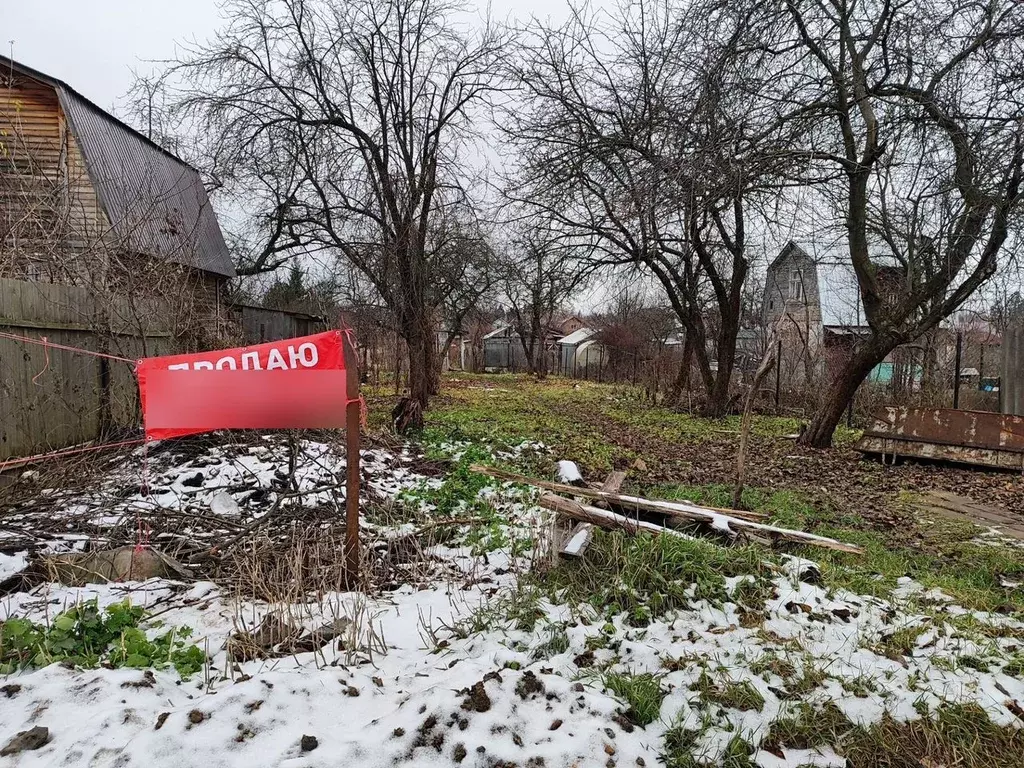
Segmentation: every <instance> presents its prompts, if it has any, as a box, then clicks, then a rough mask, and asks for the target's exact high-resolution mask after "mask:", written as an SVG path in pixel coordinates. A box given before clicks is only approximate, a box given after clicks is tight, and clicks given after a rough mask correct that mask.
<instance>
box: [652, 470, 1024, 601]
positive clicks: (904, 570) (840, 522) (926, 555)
mask: <svg viewBox="0 0 1024 768" xmlns="http://www.w3.org/2000/svg"><path fill="white" fill-rule="evenodd" d="M648 492H649V493H650V494H651V495H653V496H655V497H657V498H666V499H688V500H690V501H693V502H695V503H697V504H707V505H709V506H718V507H722V506H725V507H727V506H730V504H731V494H732V489H731V487H730V486H728V485H722V484H711V485H701V486H692V485H680V484H668V485H658V486H654V487H651V488H650V489H648ZM743 506H744V507H745V508H746V509H750V510H753V511H756V512H763V513H765V514H767V515H768V516H769V521H770V522H771V523H772V524H774V525H779V526H782V527H788V528H795V529H799V530H805V531H809V532H812V533H816V534H819V535H822V536H830V537H832V538H836V539H839V540H841V541H845V542H848V543H851V544H857V545H859V546H861V547H863V548H864V549H865V554H864V555H849V554H845V553H842V552H835V551H832V550H822V549H817V548H811V547H801V548H797V549H795V550H793V552H794V554H799V555H801V556H803V557H807V558H809V559H812V560H814V561H816V562H817V563H818V564H819V565H820V566H821V569H822V574H823V576H824V580H825V584H826V585H827V586H829V587H831V588H833V589H846V590H848V591H850V592H854V593H856V594H863V595H873V596H875V597H882V598H888V597H889V596H890V595H891V593H892V590H893V589H894V588H895V587H896V583H897V580H898V579H899V578H901V577H903V576H910V577H911V578H913V579H915V580H917V581H919V582H921V583H922V584H923V585H924V586H925V588H926V589H930V588H933V587H935V588H938V589H941V590H942V591H943V592H945V593H946V594H948V595H949V596H950V597H952V598H954V599H955V600H956V601H957V602H958V603H960V604H961V605H963V606H964V607H966V608H973V609H976V610H982V611H995V610H1000V611H1003V612H1006V611H1010V612H1015V611H1022V612H1024V590H1020V589H1017V590H1012V591H1010V590H1007V589H1006V588H1004V587H1003V586H1002V585H1001V584H1000V583H999V574H1004V575H1009V576H1011V577H1017V576H1018V575H1021V574H1024V550H1020V549H1015V548H1012V547H1000V546H991V545H982V544H976V543H974V542H973V541H972V539H973V538H974V537H975V536H976V535H977V533H978V529H977V528H976V527H974V526H972V525H969V524H963V523H959V522H955V521H945V520H943V521H929V522H928V523H927V524H920V525H919V527H918V528H914V526H915V521H914V519H913V517H907V519H906V522H907V527H906V528H901V529H900V531H899V533H900V534H901V536H900V537H899V538H898V539H897V538H894V537H887V536H886V535H885V534H883V533H882V532H879V531H872V530H867V524H866V522H865V521H864V520H863V519H862V518H860V517H858V516H856V515H852V514H840V513H838V512H837V511H836V510H834V509H830V508H821V507H819V506H816V505H815V504H813V503H812V502H811V501H810V500H808V499H807V498H806V496H805V495H804V494H802V493H800V492H799V491H793V490H775V489H771V490H769V489H763V488H746V489H744V492H743ZM909 534H916V535H917V537H919V539H921V540H923V541H924V542H925V543H926V544H927V547H922V546H920V545H919V544H917V542H914V543H904V542H907V541H908V540H909V539H910V536H909Z"/></svg>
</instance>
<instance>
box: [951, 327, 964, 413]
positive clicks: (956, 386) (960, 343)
mask: <svg viewBox="0 0 1024 768" xmlns="http://www.w3.org/2000/svg"><path fill="white" fill-rule="evenodd" d="M963 348H964V337H963V334H962V333H960V331H957V332H956V362H955V363H954V364H953V367H954V371H953V408H959V407H960V355H961V353H962V352H963Z"/></svg>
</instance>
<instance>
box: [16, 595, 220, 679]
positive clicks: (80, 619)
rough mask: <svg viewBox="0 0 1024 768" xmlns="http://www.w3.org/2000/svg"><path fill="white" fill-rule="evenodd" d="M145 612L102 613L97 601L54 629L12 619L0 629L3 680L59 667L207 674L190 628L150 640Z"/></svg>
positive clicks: (117, 609) (126, 606)
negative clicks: (19, 672) (143, 623)
mask: <svg viewBox="0 0 1024 768" xmlns="http://www.w3.org/2000/svg"><path fill="white" fill-rule="evenodd" d="M144 617H145V611H144V610H143V609H142V608H140V607H138V606H133V605H131V603H129V602H127V601H125V602H123V603H116V604H114V605H111V606H108V607H107V608H106V609H104V610H100V608H99V605H98V603H97V601H96V600H91V601H89V602H86V603H82V604H80V605H76V606H75V607H73V608H71V609H70V610H68V611H66V612H64V613H62V614H60V615H59V616H57V617H56V618H55V619H54V620H53V622H52V623H51V624H50V626H48V627H47V626H44V625H41V624H36V623H35V622H32V621H30V620H29V619H24V618H17V617H15V618H11V619H7V620H6V621H4V622H3V624H0V674H11V673H12V672H14V671H15V670H17V669H20V668H23V667H45V666H47V665H49V664H54V663H58V662H62V663H66V664H70V665H73V666H76V667H85V668H93V667H97V666H99V665H100V664H101V663H102V664H108V665H110V666H113V667H132V668H147V667H153V668H156V669H163V668H164V667H167V666H173V667H174V668H175V669H176V670H177V671H178V674H179V675H181V677H182V678H188V677H189V676H191V675H193V674H195V673H196V672H198V671H199V670H201V669H202V668H203V665H204V664H205V663H206V654H205V653H204V652H203V651H202V650H200V649H199V648H198V647H196V646H195V645H190V644H188V642H187V640H188V638H189V637H191V635H192V630H191V628H189V627H176V628H171V629H170V630H168V631H167V632H164V633H163V634H161V635H158V636H156V637H154V638H152V639H150V638H149V637H148V636H147V635H146V633H145V632H144V631H143V630H141V629H140V628H139V622H141V621H142V619H143V618H144Z"/></svg>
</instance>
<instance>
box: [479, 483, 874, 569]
mask: <svg viewBox="0 0 1024 768" xmlns="http://www.w3.org/2000/svg"><path fill="white" fill-rule="evenodd" d="M472 469H473V471H475V472H481V473H483V474H486V475H490V476H492V477H498V478H501V479H504V480H509V481H512V482H518V483H525V484H527V485H533V486H536V487H538V488H543V489H544V490H548V491H555V492H559V493H565V494H567V495H574V496H585V497H590V498H598V499H602V500H604V501H607V502H610V503H612V504H614V505H616V506H617V507H624V508H632V509H643V510H648V511H653V512H658V513H660V514H662V515H664V516H665V517H667V518H670V519H671V518H675V519H676V520H686V521H690V522H698V523H704V524H707V525H710V526H711V527H712V528H714V529H715V530H718V531H721V532H722V533H726V534H731V535H736V534H738V533H751V534H753V535H755V536H762V537H765V538H768V539H772V540H775V541H787V542H791V543H794V544H809V545H811V546H815V547H822V548H824V549H834V550H837V551H839V552H848V553H850V554H855V555H862V554H864V550H863V549H862V548H861V547H858V546H855V545H853V544H846V543H844V542H841V541H836V540H835V539H830V538H828V537H826V536H818V535H816V534H813V533H804V532H803V531H794V530H790V529H788V528H777V527H775V526H773V525H765V524H764V523H757V522H752V521H750V520H747V519H743V518H740V517H737V516H736V515H726V514H721V513H718V512H715V511H713V510H710V509H707V508H704V507H699V506H697V505H696V504H685V503H682V502H675V501H653V500H651V499H641V498H639V497H637V496H624V495H621V494H617V493H604V492H603V491H592V490H589V489H586V488H577V487H575V486H572V485H563V484H561V483H549V482H547V481H544V480H534V479H532V478H529V477H526V476H524V475H516V474H514V473H512V472H506V471H504V470H500V469H495V468H493V467H483V466H479V465H474V466H473V467H472ZM549 495H550V494H545V498H546V497H547V496H549ZM548 508H549V509H552V507H548ZM595 509H596V508H595ZM597 511H599V512H603V510H597ZM608 514H612V515H613V516H614V517H618V518H622V519H624V520H628V518H625V517H623V516H621V515H615V514H614V513H608ZM584 522H595V521H594V520H584ZM617 527H620V528H622V527H625V526H622V525H618V526H617ZM655 528H660V526H655Z"/></svg>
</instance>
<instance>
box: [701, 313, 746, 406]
mask: <svg viewBox="0 0 1024 768" xmlns="http://www.w3.org/2000/svg"><path fill="white" fill-rule="evenodd" d="M738 332H739V324H738V323H736V322H730V321H728V320H726V318H724V317H723V318H722V330H721V333H720V334H719V338H718V370H717V371H716V372H715V380H714V384H713V385H712V387H711V390H710V391H709V392H708V399H707V402H706V403H705V404H704V408H703V410H702V411H701V415H702V416H706V417H708V418H719V417H721V416H725V414H726V411H728V409H729V385H730V384H731V383H732V369H733V365H734V364H735V362H736V334H737V333H738Z"/></svg>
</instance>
